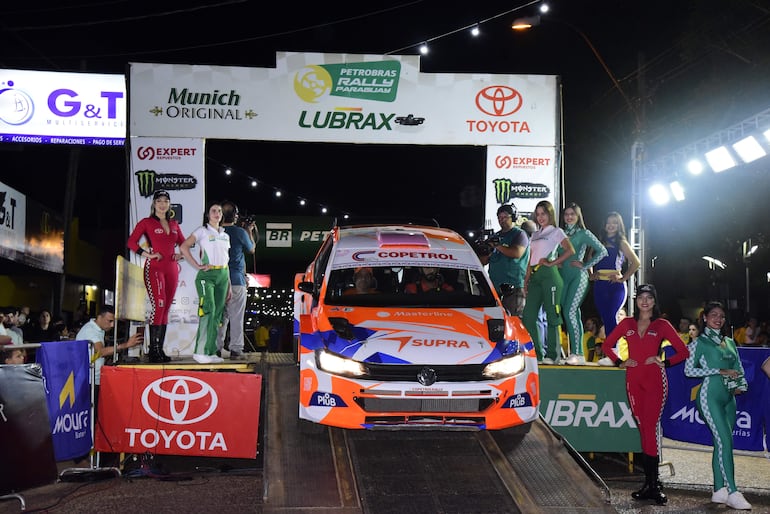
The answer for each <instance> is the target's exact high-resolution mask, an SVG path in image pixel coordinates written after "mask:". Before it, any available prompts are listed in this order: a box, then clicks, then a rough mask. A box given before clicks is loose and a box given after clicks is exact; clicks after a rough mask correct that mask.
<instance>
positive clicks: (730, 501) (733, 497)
mask: <svg viewBox="0 0 770 514" xmlns="http://www.w3.org/2000/svg"><path fill="white" fill-rule="evenodd" d="M727 506H728V507H731V508H733V509H736V510H751V504H750V503H749V502H747V501H746V498H744V497H743V495H742V494H741V492H740V491H735V492H734V493H730V494H729V495H727Z"/></svg>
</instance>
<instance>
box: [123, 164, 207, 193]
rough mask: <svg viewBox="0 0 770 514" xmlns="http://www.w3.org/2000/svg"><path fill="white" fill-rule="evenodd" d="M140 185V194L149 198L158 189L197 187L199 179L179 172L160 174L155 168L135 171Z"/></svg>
mask: <svg viewBox="0 0 770 514" xmlns="http://www.w3.org/2000/svg"><path fill="white" fill-rule="evenodd" d="M135 175H136V180H137V183H138V185H139V194H140V195H142V196H143V197H145V198H147V197H148V196H151V195H152V194H153V193H154V192H155V190H156V189H168V190H176V191H178V190H181V189H195V186H196V185H197V184H198V179H196V178H195V177H193V176H192V175H181V174H178V173H163V174H158V173H156V172H155V171H153V170H139V171H137V172H136V173H135Z"/></svg>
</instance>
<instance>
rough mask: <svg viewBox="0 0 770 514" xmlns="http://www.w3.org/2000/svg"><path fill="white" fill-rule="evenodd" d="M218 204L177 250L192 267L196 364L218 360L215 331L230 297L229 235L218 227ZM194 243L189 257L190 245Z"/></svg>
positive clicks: (219, 214) (212, 206) (216, 361)
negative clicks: (195, 290)
mask: <svg viewBox="0 0 770 514" xmlns="http://www.w3.org/2000/svg"><path fill="white" fill-rule="evenodd" d="M222 217H223V216H222V206H221V205H220V204H218V203H214V204H211V205H210V206H209V208H208V210H207V211H206V214H205V215H204V216H203V226H201V227H198V228H196V229H195V230H194V231H193V233H192V234H191V235H190V237H188V238H187V239H185V241H184V243H182V246H180V250H181V251H182V254H183V255H184V256H185V258H186V259H187V262H188V263H189V264H190V266H192V267H193V268H195V269H197V270H198V274H197V275H196V276H195V288H196V289H197V290H198V316H199V318H200V319H199V320H198V332H197V334H196V336H195V349H194V350H193V359H194V360H195V362H198V363H200V364H212V363H219V362H222V361H223V360H222V358H221V357H219V356H218V355H217V354H216V353H217V333H218V332H219V326H220V325H221V324H222V315H223V314H224V311H225V303H226V302H227V300H228V299H229V297H230V294H231V291H230V272H229V271H228V268H227V265H228V262H229V261H230V236H229V235H228V234H227V232H225V229H224V228H223V227H222V226H221V223H222ZM193 245H195V246H196V250H197V251H196V255H195V256H194V257H193V254H192V251H191V248H192V246H193Z"/></svg>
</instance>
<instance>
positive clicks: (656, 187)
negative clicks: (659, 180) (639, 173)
mask: <svg viewBox="0 0 770 514" xmlns="http://www.w3.org/2000/svg"><path fill="white" fill-rule="evenodd" d="M649 193H650V198H651V199H652V201H653V202H655V203H656V204H657V205H666V204H667V203H668V202H669V200H670V199H671V196H670V195H669V194H668V190H667V189H666V187H665V186H664V185H663V184H653V185H651V186H650V189H649Z"/></svg>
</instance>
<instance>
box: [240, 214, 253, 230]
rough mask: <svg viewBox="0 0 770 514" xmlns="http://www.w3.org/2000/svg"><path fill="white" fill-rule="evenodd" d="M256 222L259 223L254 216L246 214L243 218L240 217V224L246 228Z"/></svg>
mask: <svg viewBox="0 0 770 514" xmlns="http://www.w3.org/2000/svg"><path fill="white" fill-rule="evenodd" d="M256 222H257V216H256V215H254V214H244V215H243V216H239V217H238V224H239V225H241V226H242V227H244V228H245V227H248V226H249V225H251V224H252V223H256Z"/></svg>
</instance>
